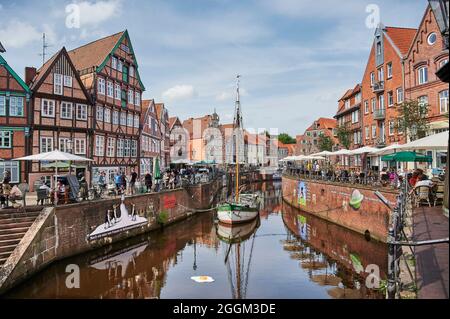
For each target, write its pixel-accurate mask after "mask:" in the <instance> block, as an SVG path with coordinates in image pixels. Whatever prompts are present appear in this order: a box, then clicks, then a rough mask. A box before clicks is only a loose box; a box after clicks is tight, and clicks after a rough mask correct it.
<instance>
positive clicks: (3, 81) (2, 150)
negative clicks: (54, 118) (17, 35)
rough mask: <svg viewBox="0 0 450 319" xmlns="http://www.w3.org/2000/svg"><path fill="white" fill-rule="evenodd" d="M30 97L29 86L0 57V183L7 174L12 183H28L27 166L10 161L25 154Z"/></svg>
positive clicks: (27, 143) (27, 144)
mask: <svg viewBox="0 0 450 319" xmlns="http://www.w3.org/2000/svg"><path fill="white" fill-rule="evenodd" d="M1 49H2V50H0V51H1V52H5V50H4V48H3V47H1ZM1 52H0V53H1ZM30 97H31V91H30V89H29V87H28V86H27V85H26V84H25V82H24V81H23V80H22V79H21V78H20V77H19V76H18V75H17V73H16V72H15V71H14V70H13V69H12V68H11V67H10V66H9V65H8V63H7V62H6V60H5V59H4V58H3V57H2V56H1V55H0V159H2V160H0V180H2V179H3V175H4V172H5V171H9V172H10V173H11V182H12V183H13V184H17V183H22V182H26V181H27V175H26V171H27V163H23V162H18V161H12V159H14V158H18V157H23V156H25V155H27V153H28V149H29V147H30V145H29V140H30V139H29V136H30V130H29V125H28V124H29V117H30V108H29V102H30Z"/></svg>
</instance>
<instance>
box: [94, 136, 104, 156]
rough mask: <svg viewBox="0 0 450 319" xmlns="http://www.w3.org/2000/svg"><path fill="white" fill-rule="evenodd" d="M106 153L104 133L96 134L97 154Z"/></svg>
mask: <svg viewBox="0 0 450 319" xmlns="http://www.w3.org/2000/svg"><path fill="white" fill-rule="evenodd" d="M104 155H105V137H104V136H103V135H95V156H104Z"/></svg>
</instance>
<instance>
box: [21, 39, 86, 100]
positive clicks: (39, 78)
mask: <svg viewBox="0 0 450 319" xmlns="http://www.w3.org/2000/svg"><path fill="white" fill-rule="evenodd" d="M62 56H64V57H65V58H66V59H67V62H68V63H69V65H70V67H71V68H72V71H73V74H74V75H75V80H76V81H77V82H78V84H79V85H80V88H81V90H82V91H83V93H84V95H85V97H86V99H87V100H89V101H90V102H92V101H91V96H90V94H89V93H88V91H87V90H86V87H85V86H84V84H83V82H82V81H81V79H80V75H79V74H78V72H77V69H76V68H75V66H74V65H73V62H72V60H71V58H70V56H69V54H68V53H67V50H66V48H65V47H63V48H62V49H61V50H59V51H58V52H57V53H55V54H54V55H53V56H52V57H51V58H50V59H48V60H47V61H46V62H45V63H44V65H42V66H41V67H40V68H39V70H37V72H36V75H35V77H34V78H33V80H32V81H31V85H30V88H31V90H33V91H34V90H37V89H38V88H39V87H40V85H41V84H42V82H43V81H44V80H45V78H46V77H47V76H48V74H49V73H50V72H51V70H52V69H53V66H54V65H55V63H56V62H57V61H58V60H59V59H60V58H61V57H62Z"/></svg>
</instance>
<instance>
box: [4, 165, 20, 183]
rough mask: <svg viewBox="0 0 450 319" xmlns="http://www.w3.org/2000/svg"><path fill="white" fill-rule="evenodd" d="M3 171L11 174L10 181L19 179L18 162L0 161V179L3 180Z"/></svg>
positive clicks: (14, 181)
mask: <svg viewBox="0 0 450 319" xmlns="http://www.w3.org/2000/svg"><path fill="white" fill-rule="evenodd" d="M5 171H9V172H10V174H11V183H18V182H19V181H20V163H19V162H17V161H1V162H0V180H3V176H4V174H5Z"/></svg>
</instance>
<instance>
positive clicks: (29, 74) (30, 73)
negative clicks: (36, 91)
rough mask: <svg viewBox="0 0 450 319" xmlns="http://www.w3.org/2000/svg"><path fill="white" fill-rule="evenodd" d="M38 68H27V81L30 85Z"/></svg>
mask: <svg viewBox="0 0 450 319" xmlns="http://www.w3.org/2000/svg"><path fill="white" fill-rule="evenodd" d="M36 72H37V71H36V68H33V67H26V68H25V83H26V84H27V85H28V86H29V85H30V84H31V81H33V79H34V77H35V76H36Z"/></svg>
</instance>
